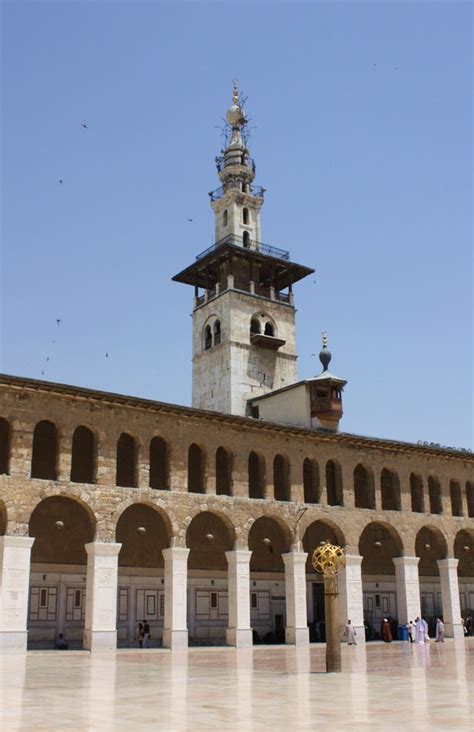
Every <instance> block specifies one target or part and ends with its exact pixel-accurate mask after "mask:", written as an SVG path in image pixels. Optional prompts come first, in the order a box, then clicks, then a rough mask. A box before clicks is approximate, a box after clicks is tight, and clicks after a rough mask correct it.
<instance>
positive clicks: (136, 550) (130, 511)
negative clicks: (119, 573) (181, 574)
mask: <svg viewBox="0 0 474 732" xmlns="http://www.w3.org/2000/svg"><path fill="white" fill-rule="evenodd" d="M172 534H173V529H172V524H171V520H170V518H169V517H168V515H167V514H166V512H165V511H164V510H163V509H161V508H160V507H159V506H157V505H156V504H150V503H141V502H139V503H132V504H131V505H130V506H128V507H127V508H125V510H124V511H122V513H121V514H120V516H119V518H118V521H117V526H116V541H117V542H119V543H120V544H122V547H121V549H120V553H119V560H118V561H119V566H121V567H149V568H155V567H163V565H164V562H163V554H162V550H163V549H165V548H167V547H168V546H169V545H170V541H171V537H172Z"/></svg>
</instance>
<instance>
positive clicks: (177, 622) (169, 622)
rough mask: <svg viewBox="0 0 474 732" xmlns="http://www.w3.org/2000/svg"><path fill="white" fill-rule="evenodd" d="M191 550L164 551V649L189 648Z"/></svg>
mask: <svg viewBox="0 0 474 732" xmlns="http://www.w3.org/2000/svg"><path fill="white" fill-rule="evenodd" d="M188 555H189V549H185V548H183V547H177V546H175V547H171V548H169V549H163V557H164V560H165V619H164V625H163V646H164V648H178V649H179V648H187V647H188V626H187V624H186V611H187V584H188Z"/></svg>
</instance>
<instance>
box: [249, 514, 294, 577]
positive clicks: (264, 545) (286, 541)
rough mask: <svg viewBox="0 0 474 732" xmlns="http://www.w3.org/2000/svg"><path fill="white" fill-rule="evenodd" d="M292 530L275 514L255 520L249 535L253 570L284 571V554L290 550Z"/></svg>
mask: <svg viewBox="0 0 474 732" xmlns="http://www.w3.org/2000/svg"><path fill="white" fill-rule="evenodd" d="M291 538H292V537H291V531H290V529H289V528H288V526H287V525H286V524H285V523H284V522H283V521H282V520H281V519H280V518H277V517H276V516H275V515H264V516H260V517H259V518H258V519H256V521H254V522H253V524H252V526H251V528H250V531H249V535H248V541H249V549H250V551H251V552H252V557H251V559H250V571H251V572H284V571H285V567H284V564H283V559H282V554H286V553H287V552H289V551H290V547H291Z"/></svg>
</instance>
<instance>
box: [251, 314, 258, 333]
mask: <svg viewBox="0 0 474 732" xmlns="http://www.w3.org/2000/svg"><path fill="white" fill-rule="evenodd" d="M250 332H251V333H260V321H259V320H257V318H252V320H251V321H250Z"/></svg>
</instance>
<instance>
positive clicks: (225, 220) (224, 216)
mask: <svg viewBox="0 0 474 732" xmlns="http://www.w3.org/2000/svg"><path fill="white" fill-rule="evenodd" d="M228 222H229V214H228V213H227V209H226V208H225V209H224V210H223V212H222V226H227V224H228Z"/></svg>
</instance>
